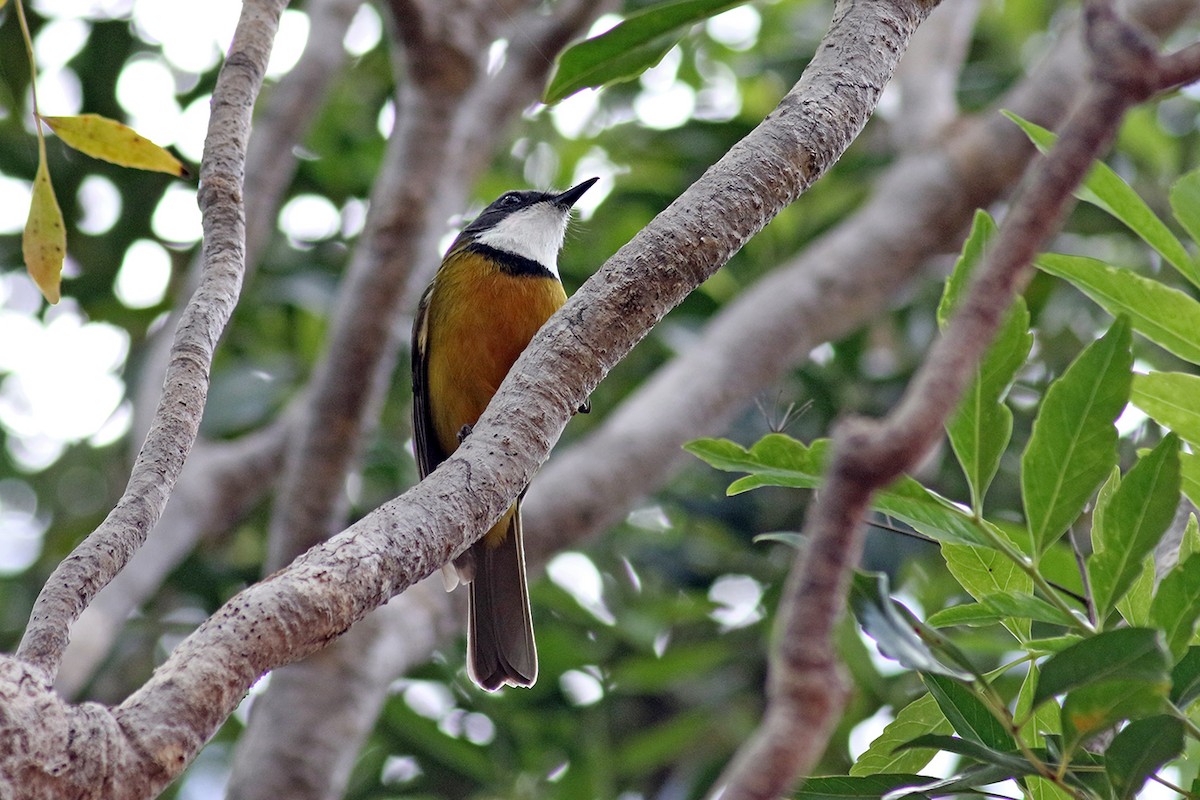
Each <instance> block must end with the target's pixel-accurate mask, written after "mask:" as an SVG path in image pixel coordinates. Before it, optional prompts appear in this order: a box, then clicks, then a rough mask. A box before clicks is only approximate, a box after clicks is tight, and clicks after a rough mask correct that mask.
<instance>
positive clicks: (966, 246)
mask: <svg viewBox="0 0 1200 800" xmlns="http://www.w3.org/2000/svg"><path fill="white" fill-rule="evenodd" d="M995 235H996V223H995V221H993V220H992V218H991V216H990V215H989V214H988V213H987V212H986V211H982V210H977V211H976V212H975V217H974V218H973V219H972V220H971V230H970V232H969V233H968V234H967V240H966V241H965V242H963V246H962V252H961V253H959V256H958V260H957V261H955V262H954V269H953V270H951V271H950V276H949V277H948V278H946V288H945V289H943V290H942V299H941V301H940V302H939V303H938V307H937V323H938V328H945V327H946V323H947V322H949V321H950V317H951V316H953V314H954V312H955V310H957V308H958V304H959V303H960V302H961V301H962V298H963V297H965V296H966V293H967V288H968V287H969V286H970V285H971V278H972V277H973V276H974V274H975V267H976V266H977V265H978V264H979V263H980V262H981V261H982V260H983V255H984V253H985V252H986V251H987V248H988V245H989V244H990V243H991V240H992V238H993V237H994V236H995Z"/></svg>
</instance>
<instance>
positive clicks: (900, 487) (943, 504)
mask: <svg viewBox="0 0 1200 800" xmlns="http://www.w3.org/2000/svg"><path fill="white" fill-rule="evenodd" d="M872 506H873V507H874V508H875V510H876V511H879V512H881V513H883V514H887V515H888V516H890V517H894V518H896V519H898V520H901V521H903V522H906V523H908V524H909V525H911V526H912V527H913V528H915V529H916V530H917V531H919V532H921V533H923V534H925V535H926V536H929V537H931V538H933V539H936V540H937V541H939V542H949V543H952V544H961V545H972V546H976V547H995V546H996V544H995V541H996V540H997V539H1002V538H1004V534H1002V533H1001V532H1000V531H999V530H997V529H996V528H995V527H994V526H992V525H990V524H989V523H987V522H986V521H984V520H982V519H979V518H977V517H975V516H973V515H972V514H970V513H968V512H967V511H964V510H963V509H962V508H961V507H960V506H957V505H955V504H954V503H952V502H950V501H949V500H947V499H946V498H944V497H942V496H940V495H938V494H936V493H934V492H932V491H930V490H929V489H926V488H925V487H924V486H922V485H921V484H920V483H918V482H917V481H915V480H913V479H912V478H910V477H908V476H906V475H905V476H901V477H900V478H899V479H898V480H897V481H895V482H894V483H893V484H892V485H891V486H889V487H887V488H886V489H883V490H881V491H878V492H876V493H875V497H874V499H873V502H872Z"/></svg>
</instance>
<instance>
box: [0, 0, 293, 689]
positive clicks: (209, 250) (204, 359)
mask: <svg viewBox="0 0 1200 800" xmlns="http://www.w3.org/2000/svg"><path fill="white" fill-rule="evenodd" d="M285 5H286V2H284V1H283V0H259V2H248V3H247V4H246V6H245V7H244V8H243V12H242V16H241V19H240V20H239V22H238V27H237V32H236V33H235V34H234V40H233V45H232V46H231V48H230V52H229V56H228V58H227V59H226V61H225V64H224V66H223V67H222V68H221V73H220V75H219V76H218V78H217V86H216V89H215V90H214V92H213V109H212V117H211V119H210V122H209V128H208V138H207V139H206V141H205V146H204V159H203V163H202V165H201V168H200V193H199V203H200V209H201V213H202V215H203V227H204V256H203V258H204V269H203V274H202V278H201V281H200V285H199V287H198V288H197V290H196V292H195V294H194V295H193V296H192V300H191V302H189V304H188V306H187V308H186V309H185V310H184V313H183V315H182V317H181V318H180V322H179V327H178V329H177V330H176V333H175V342H174V344H173V345H172V347H171V357H170V361H169V363H168V365H167V376H166V381H165V385H164V389H163V394H162V398H161V400H160V401H159V404H158V410H157V411H156V412H155V416H154V421H153V423H152V424H151V426H150V431H149V433H148V434H147V436H146V441H145V443H144V444H143V445H142V450H141V452H140V453H139V454H138V458H137V461H136V462H135V464H134V467H133V471H132V474H131V475H130V478H129V484H128V485H127V487H126V489H125V494H124V495H123V496H122V497H121V500H120V501H119V502H118V503H117V505H116V507H115V508H114V509H113V510H112V512H111V513H110V514H109V515H108V517H107V518H106V519H105V520H104V522H103V523H102V524H101V525H100V527H99V528H97V529H96V530H95V531H93V532H92V534H91V535H89V536H88V538H87V539H85V540H84V542H83V543H82V544H81V545H80V546H79V547H77V548H76V549H75V551H74V552H72V553H71V555H69V556H68V557H67V558H66V559H64V560H63V561H62V562H61V563H60V564H59V565H58V567H57V568H56V569H55V570H54V573H53V574H52V575H51V576H50V579H49V580H48V581H47V582H46V585H45V587H44V588H43V589H42V592H41V594H40V595H39V596H38V600H37V603H36V604H35V606H34V609H33V613H32V615H31V617H30V621H29V627H28V628H27V629H26V631H25V636H24V638H22V640H21V645H20V648H19V649H18V651H17V655H18V656H19V657H21V658H23V659H25V660H27V661H29V662H30V663H32V664H35V665H37V666H39V667H41V668H43V669H45V670H47V671H48V672H50V673H54V672H55V671H56V670H57V669H58V665H59V662H60V660H61V658H62V654H63V650H64V649H65V648H66V645H67V638H68V630H69V628H70V625H71V624H72V623H73V622H74V621H75V620H76V619H78V617H79V614H80V613H81V612H82V611H83V609H84V608H86V607H87V605H88V604H89V603H90V602H91V600H92V598H93V597H95V595H96V593H97V592H98V591H99V590H100V589H101V588H102V587H103V586H104V585H106V584H107V583H108V582H109V581H110V580H112V578H113V576H115V575H116V574H117V573H118V572H120V571H121V569H122V568H123V567H124V566H125V565H126V563H128V561H129V559H130V557H131V556H132V555H133V553H134V552H135V551H136V550H137V549H138V548H139V547H140V546H141V545H142V543H143V542H145V541H146V537H147V536H148V535H149V533H150V530H151V529H152V528H153V527H154V525H155V523H156V522H158V519H159V517H160V516H161V515H162V513H163V508H164V507H165V506H166V504H167V499H168V498H169V497H170V494H171V489H172V488H173V487H174V485H175V481H176V479H177V478H178V477H179V473H180V471H181V470H182V469H183V463H184V460H185V459H186V458H187V455H188V453H189V451H190V450H191V448H192V445H193V443H195V441H196V435H197V432H198V431H199V427H200V416H201V414H202V413H203V411H204V401H205V398H206V397H207V395H208V373H209V368H210V367H211V365H212V356H213V351H214V350H215V348H216V344H217V339H218V338H219V337H220V335H221V332H222V331H223V330H224V328H225V324H226V323H227V322H228V321H229V316H230V314H231V313H232V312H233V307H234V305H235V303H236V302H237V296H238V292H239V290H240V289H241V282H242V272H243V270H244V267H245V261H244V259H243V255H244V253H243V244H244V233H245V220H244V217H243V214H242V173H243V170H244V167H245V155H246V142H247V140H248V139H249V135H250V111H251V109H252V108H253V107H254V99H255V97H257V95H258V90H259V88H260V87H261V85H262V77H263V73H264V72H265V70H266V64H267V59H268V57H269V56H270V53H271V43H272V41H273V40H274V37H275V30H276V29H277V27H278V24H279V16H280V14H281V13H282V12H283V8H284V6H285Z"/></svg>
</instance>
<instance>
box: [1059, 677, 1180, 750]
mask: <svg viewBox="0 0 1200 800" xmlns="http://www.w3.org/2000/svg"><path fill="white" fill-rule="evenodd" d="M1169 689H1170V680H1169V679H1168V678H1167V677H1166V676H1165V675H1164V676H1163V678H1162V679H1161V680H1111V681H1103V682H1100V683H1092V684H1089V685H1087V686H1082V687H1080V688H1078V689H1075V690H1073V691H1071V692H1068V693H1067V696H1066V699H1064V700H1063V705H1062V729H1063V746H1064V747H1065V748H1066V751H1067V752H1068V753H1069V752H1072V751H1074V750H1075V748H1076V747H1078V746H1079V745H1081V744H1083V743H1084V742H1086V741H1088V740H1089V739H1091V738H1092V737H1094V736H1096V735H1097V734H1100V733H1103V732H1105V731H1107V730H1108V729H1109V728H1111V727H1113V726H1114V725H1116V724H1117V723H1119V722H1121V721H1123V720H1127V719H1139V718H1141V717H1145V716H1148V715H1150V714H1157V713H1158V712H1160V711H1162V710H1163V707H1164V705H1165V704H1166V699H1167V691H1168V690H1169Z"/></svg>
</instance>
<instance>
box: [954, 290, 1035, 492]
mask: <svg viewBox="0 0 1200 800" xmlns="http://www.w3.org/2000/svg"><path fill="white" fill-rule="evenodd" d="M1032 346H1033V336H1032V334H1030V332H1029V309H1028V308H1026V306H1025V301H1024V299H1022V298H1020V297H1018V298H1017V299H1016V301H1015V302H1014V304H1013V307H1012V309H1010V310H1009V312H1008V316H1006V317H1005V319H1004V322H1003V323H1002V324H1001V327H1000V330H999V331H998V332H997V333H996V339H995V341H994V342H992V346H991V347H990V348H989V349H988V351H987V353H985V354H984V357H983V360H982V362H981V363H980V365H979V366H978V367H976V369H975V377H974V379H973V380H972V381H971V382H970V383H969V384H968V385H967V387H966V390H965V391H964V392H963V398H962V401H961V402H960V403H959V406H958V408H957V409H956V410H955V412H954V414H953V416H951V417H950V419H949V420H948V421H947V422H946V433H947V434H948V435H949V437H950V446H951V447H952V448H953V450H954V453H955V455H956V456H957V458H958V462H959V464H960V465H961V466H962V469H963V474H964V475H965V476H966V478H967V483H968V485H969V486H970V489H971V508H972V509H973V510H974V511H975V513H976V514H982V512H983V499H984V497H985V496H986V495H987V490H988V487H989V486H990V485H991V482H992V479H993V478H994V477H995V476H996V471H997V470H998V469H999V468H1000V458H1001V456H1003V455H1004V451H1005V449H1006V448H1007V447H1008V442H1009V439H1010V438H1011V436H1012V425H1013V422H1012V420H1013V415H1012V411H1011V410H1010V409H1009V408H1008V406H1006V405H1005V404H1004V402H1003V400H1004V397H1005V396H1006V395H1007V394H1008V390H1009V387H1010V386H1011V385H1012V382H1013V378H1015V377H1016V374H1017V370H1019V369H1020V368H1021V365H1022V364H1024V363H1025V359H1026V358H1027V357H1028V356H1029V350H1030V348H1031V347H1032Z"/></svg>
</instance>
